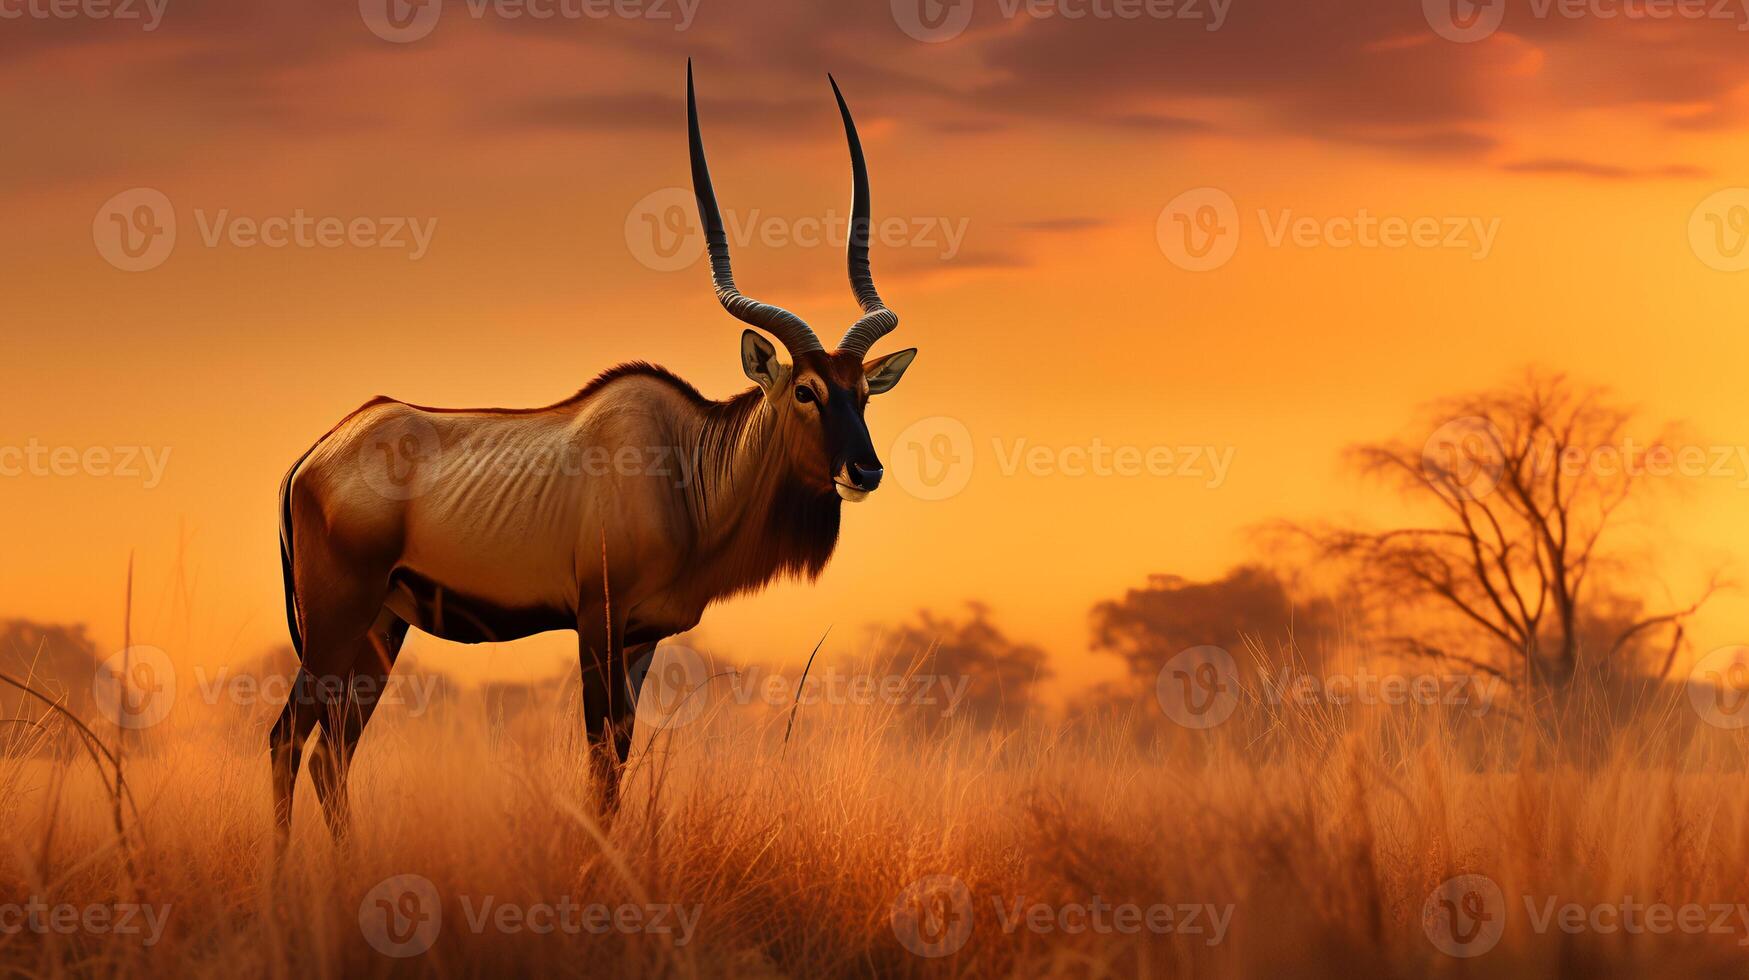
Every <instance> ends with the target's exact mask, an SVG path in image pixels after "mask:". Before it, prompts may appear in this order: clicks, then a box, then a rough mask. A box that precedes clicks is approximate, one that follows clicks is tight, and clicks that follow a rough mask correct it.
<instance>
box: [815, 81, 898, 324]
mask: <svg viewBox="0 0 1749 980" xmlns="http://www.w3.org/2000/svg"><path fill="white" fill-rule="evenodd" d="M826 80H827V81H828V82H831V83H832V95H833V96H834V97H835V98H837V99H838V113H839V114H840V115H842V116H843V117H844V136H845V138H846V139H847V140H849V141H850V173H851V190H850V247H849V250H848V251H849V259H850V289H851V292H854V293H855V294H856V301H857V302H858V303H860V304H861V305H862V312H863V317H862V319H860V320H858V321H856V322H855V323H853V324H851V326H850V329H849V330H847V331H845V333H844V339H843V340H841V341H839V342H838V350H839V351H841V352H851V353H854V354H855V355H856V356H857V357H861V356H863V355H864V354H867V353H868V349H869V348H870V347H873V346H874V342H875V341H877V340H879V339H881V338H882V337H884V336H886V335H887V334H889V333H892V332H893V328H894V327H897V326H898V325H899V314H897V313H894V312H893V311H892V310H889V309H887V304H885V303H883V302H881V294H880V293H877V292H875V285H874V273H873V272H871V271H869V266H868V238H869V215H868V212H869V208H868V163H867V162H865V161H864V160H863V158H862V140H861V139H859V138H858V137H857V135H856V121H855V120H854V119H851V118H850V106H848V105H845V104H844V93H843V92H840V91H839V90H838V80H837V79H835V78H833V77H832V76H831V75H829V74H828V75H827V76H826Z"/></svg>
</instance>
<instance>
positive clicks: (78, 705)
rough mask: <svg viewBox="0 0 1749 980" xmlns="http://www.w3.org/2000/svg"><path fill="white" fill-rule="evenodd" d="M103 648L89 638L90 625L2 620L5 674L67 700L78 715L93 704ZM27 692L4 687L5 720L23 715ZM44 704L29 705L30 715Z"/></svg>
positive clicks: (0, 655)
mask: <svg viewBox="0 0 1749 980" xmlns="http://www.w3.org/2000/svg"><path fill="white" fill-rule="evenodd" d="M101 662H102V661H101V658H100V657H99V656H98V654H97V645H96V644H95V643H93V642H92V640H91V638H90V637H88V636H86V635H85V625H84V624H83V623H74V624H72V625H62V624H57V623H38V622H34V621H32V620H28V619H7V620H0V671H4V672H5V673H7V674H10V675H12V676H13V677H16V678H18V679H20V680H29V681H30V683H31V685H32V686H33V687H35V688H36V689H37V690H39V691H41V692H42V693H44V694H46V695H48V696H50V697H54V698H60V699H64V700H63V703H64V704H65V705H66V706H67V707H68V708H70V709H72V710H73V711H74V712H75V713H82V712H84V711H85V710H86V707H87V706H88V705H89V704H90V701H91V681H92V678H93V677H95V676H96V673H97V665H98V664H99V663H101ZM27 697H28V695H25V694H24V693H23V692H21V691H19V690H18V689H16V688H14V687H11V686H10V685H0V712H3V713H4V716H5V717H8V718H13V717H18V716H19V710H20V708H21V706H24V705H25V702H24V701H23V700H22V699H25V698H27ZM39 708H40V704H39V703H36V702H34V701H32V702H30V704H29V706H28V711H27V713H28V714H31V715H33V716H34V715H36V714H40V713H41V712H40V710H38V709H39Z"/></svg>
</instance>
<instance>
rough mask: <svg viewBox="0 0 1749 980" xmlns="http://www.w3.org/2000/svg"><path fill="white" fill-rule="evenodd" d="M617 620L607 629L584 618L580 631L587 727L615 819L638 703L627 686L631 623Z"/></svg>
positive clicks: (605, 808)
mask: <svg viewBox="0 0 1749 980" xmlns="http://www.w3.org/2000/svg"><path fill="white" fill-rule="evenodd" d="M591 619H593V620H594V622H593V624H591V623H590V622H589V620H591ZM615 620H616V621H615V622H613V623H611V624H607V623H604V622H602V620H601V619H600V618H599V617H583V622H580V623H579V626H578V630H577V633H578V644H577V646H578V661H579V666H580V668H581V670H582V677H583V724H584V727H585V729H586V730H587V732H588V738H589V758H590V763H591V769H592V770H593V772H594V775H595V781H596V785H597V786H599V787H600V788H601V813H602V816H603V817H604V818H606V819H609V820H611V819H612V818H613V815H614V814H615V813H617V812H618V811H619V780H620V772H621V770H622V769H623V768H624V767H625V760H626V754H627V752H628V751H629V750H630V748H631V743H632V720H633V718H632V708H633V704H634V702H633V698H632V696H631V695H630V694H629V693H627V686H628V685H627V684H626V666H627V664H628V662H629V658H628V657H627V656H626V650H625V648H624V641H625V620H624V619H623V618H620V617H617V616H616V617H615Z"/></svg>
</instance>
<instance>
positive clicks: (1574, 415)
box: [1301, 371, 1720, 687]
mask: <svg viewBox="0 0 1749 980" xmlns="http://www.w3.org/2000/svg"><path fill="white" fill-rule="evenodd" d="M1425 421H1426V423H1427V428H1426V429H1424V430H1423V431H1430V432H1432V433H1433V435H1432V436H1431V437H1430V438H1427V439H1425V440H1421V441H1414V442H1404V441H1392V442H1383V443H1369V444H1365V445H1360V446H1357V447H1355V448H1354V449H1352V450H1350V459H1351V462H1352V463H1353V464H1354V465H1355V466H1356V467H1357V468H1358V469H1359V470H1360V471H1361V472H1362V473H1365V474H1368V475H1371V476H1375V477H1379V478H1381V479H1383V480H1384V481H1386V482H1387V484H1388V485H1390V486H1392V487H1393V488H1394V489H1396V490H1397V491H1398V492H1399V493H1400V494H1401V495H1402V496H1403V498H1404V499H1405V500H1406V501H1407V502H1409V503H1410V504H1411V505H1413V506H1414V507H1415V509H1416V511H1418V512H1424V513H1427V514H1428V515H1429V517H1428V519H1427V520H1426V521H1425V522H1421V523H1417V524H1414V525H1412V526H1404V527H1393V528H1388V529H1385V530H1372V529H1365V528H1358V527H1321V528H1311V529H1301V530H1302V531H1303V532H1304V533H1305V534H1306V535H1307V536H1308V537H1309V538H1310V540H1312V541H1313V542H1314V544H1315V546H1316V547H1317V549H1318V550H1319V551H1321V552H1322V554H1323V555H1324V556H1326V557H1330V558H1339V559H1343V560H1346V561H1348V562H1351V563H1352V565H1353V567H1354V569H1355V570H1356V571H1355V574H1356V585H1357V586H1358V591H1359V592H1360V593H1361V594H1363V595H1365V596H1367V597H1369V599H1370V600H1371V601H1372V603H1373V604H1375V605H1379V606H1383V607H1385V608H1388V609H1394V610H1402V609H1405V608H1415V609H1432V610H1439V611H1443V612H1444V613H1446V614H1447V618H1449V619H1453V620H1455V621H1456V623H1457V624H1458V628H1456V629H1454V630H1444V631H1425V632H1423V631H1420V630H1417V631H1416V632H1412V633H1409V634H1407V635H1392V636H1389V637H1388V638H1387V639H1388V641H1389V642H1391V643H1393V644H1397V645H1399V646H1400V647H1401V648H1403V649H1405V650H1406V651H1408V652H1411V653H1416V654H1423V655H1431V656H1435V657H1439V658H1444V659H1449V660H1453V661H1456V662H1458V663H1462V664H1465V665H1467V666H1469V667H1471V668H1474V669H1479V670H1482V671H1486V672H1488V673H1492V674H1495V675H1497V676H1501V677H1505V678H1508V679H1521V678H1524V677H1526V676H1528V677H1530V678H1531V679H1532V680H1533V681H1534V682H1536V683H1539V684H1544V685H1550V686H1556V687H1562V686H1565V685H1567V684H1568V683H1569V682H1571V681H1572V680H1573V678H1574V677H1575V675H1576V674H1577V672H1578V671H1579V669H1580V668H1581V666H1583V664H1582V660H1585V659H1587V658H1588V659H1590V660H1592V661H1593V663H1591V664H1590V665H1589V666H1592V667H1603V666H1614V665H1616V664H1619V663H1621V662H1622V661H1624V660H1626V659H1629V658H1637V657H1641V656H1644V655H1645V654H1646V653H1647V651H1648V649H1650V648H1651V647H1652V645H1653V644H1654V641H1657V642H1659V643H1661V645H1662V651H1663V653H1662V657H1661V659H1662V660H1663V661H1664V663H1665V664H1666V667H1667V666H1668V663H1669V661H1670V660H1672V659H1673V658H1674V657H1675V654H1676V652H1677V650H1678V649H1679V648H1680V646H1681V644H1682V642H1683V637H1684V624H1685V623H1686V621H1687V619H1688V618H1689V617H1690V616H1692V615H1693V614H1694V613H1695V611H1696V610H1698V609H1699V608H1700V607H1701V605H1702V604H1703V603H1704V602H1705V601H1706V600H1707V598H1708V597H1710V596H1711V595H1712V594H1713V592H1714V591H1715V590H1716V589H1717V588H1718V587H1719V585H1720V583H1719V580H1718V578H1717V577H1716V576H1715V577H1714V579H1713V580H1712V581H1711V582H1710V583H1708V585H1707V586H1705V587H1704V588H1703V589H1702V590H1701V592H1700V595H1699V596H1698V597H1696V598H1695V599H1694V600H1692V601H1689V602H1678V603H1674V604H1672V606H1671V607H1670V608H1667V609H1659V610H1648V609H1646V608H1644V606H1643V604H1642V603H1641V602H1640V601H1638V600H1636V599H1633V598H1631V597H1630V592H1631V590H1630V589H1629V588H1628V584H1627V583H1626V582H1625V580H1624V578H1623V571H1624V569H1625V567H1626V563H1624V562H1621V561H1618V560H1616V559H1615V556H1612V555H1610V554H1609V552H1608V545H1609V544H1610V543H1611V542H1612V540H1613V539H1614V538H1615V535H1614V534H1612V532H1614V531H1616V530H1617V528H1618V527H1619V525H1620V524H1621V521H1620V520H1619V518H1620V516H1621V514H1622V508H1623V507H1624V506H1625V505H1626V504H1628V503H1629V501H1630V500H1633V499H1635V498H1636V497H1637V496H1638V495H1640V494H1641V493H1642V491H1643V490H1644V489H1645V488H1646V487H1647V481H1648V478H1649V477H1653V476H1656V475H1658V474H1661V473H1666V472H1673V470H1672V469H1671V467H1672V464H1673V462H1674V458H1675V457H1674V454H1675V452H1676V450H1674V449H1672V448H1671V447H1670V445H1669V444H1668V443H1669V441H1671V430H1670V429H1669V428H1666V429H1665V430H1663V431H1661V432H1659V433H1658V434H1657V435H1655V436H1653V437H1650V438H1639V437H1637V436H1636V433H1635V431H1634V429H1635V422H1636V419H1635V415H1634V413H1633V412H1632V411H1631V410H1630V409H1628V408H1626V407H1625V406H1623V405H1621V404H1620V403H1618V402H1617V401H1615V400H1614V399H1613V398H1612V396H1611V395H1610V393H1609V392H1608V391H1607V390H1606V389H1603V388H1599V387H1592V386H1585V385H1579V384H1575V383H1574V382H1572V381H1570V380H1569V379H1568V378H1567V377H1566V376H1564V375H1561V374H1545V373H1540V372H1534V371H1533V372H1529V373H1527V374H1526V375H1525V376H1524V377H1523V378H1522V379H1521V380H1520V381H1518V382H1516V383H1513V384H1509V385H1505V386H1502V387H1499V388H1495V389H1491V390H1487V391H1482V392H1479V393H1474V394H1468V395H1461V396H1458V397H1455V398H1450V399H1445V400H1443V401H1439V402H1436V403H1433V404H1431V405H1429V406H1428V408H1427V410H1426V416H1425ZM1447 635H1450V636H1453V637H1458V638H1461V640H1462V641H1464V642H1466V646H1465V647H1464V649H1463V650H1462V651H1460V650H1458V649H1451V648H1448V647H1447V646H1445V645H1444V643H1443V641H1442V639H1441V638H1442V637H1444V636H1447ZM1477 636H1480V637H1481V638H1483V642H1482V644H1481V645H1480V647H1479V648H1478V647H1476V646H1475V645H1474V644H1473V640H1474V638H1475V637H1477ZM1472 651H1474V653H1473V654H1472Z"/></svg>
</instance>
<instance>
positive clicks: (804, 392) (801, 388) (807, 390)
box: [796, 385, 814, 405]
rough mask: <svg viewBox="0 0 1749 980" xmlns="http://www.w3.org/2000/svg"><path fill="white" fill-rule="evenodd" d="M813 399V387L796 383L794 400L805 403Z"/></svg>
mask: <svg viewBox="0 0 1749 980" xmlns="http://www.w3.org/2000/svg"><path fill="white" fill-rule="evenodd" d="M813 400H814V389H813V388H811V387H809V386H807V385H796V401H798V402H801V403H802V404H804V405H806V404H807V403H809V402H811V401H813Z"/></svg>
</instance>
